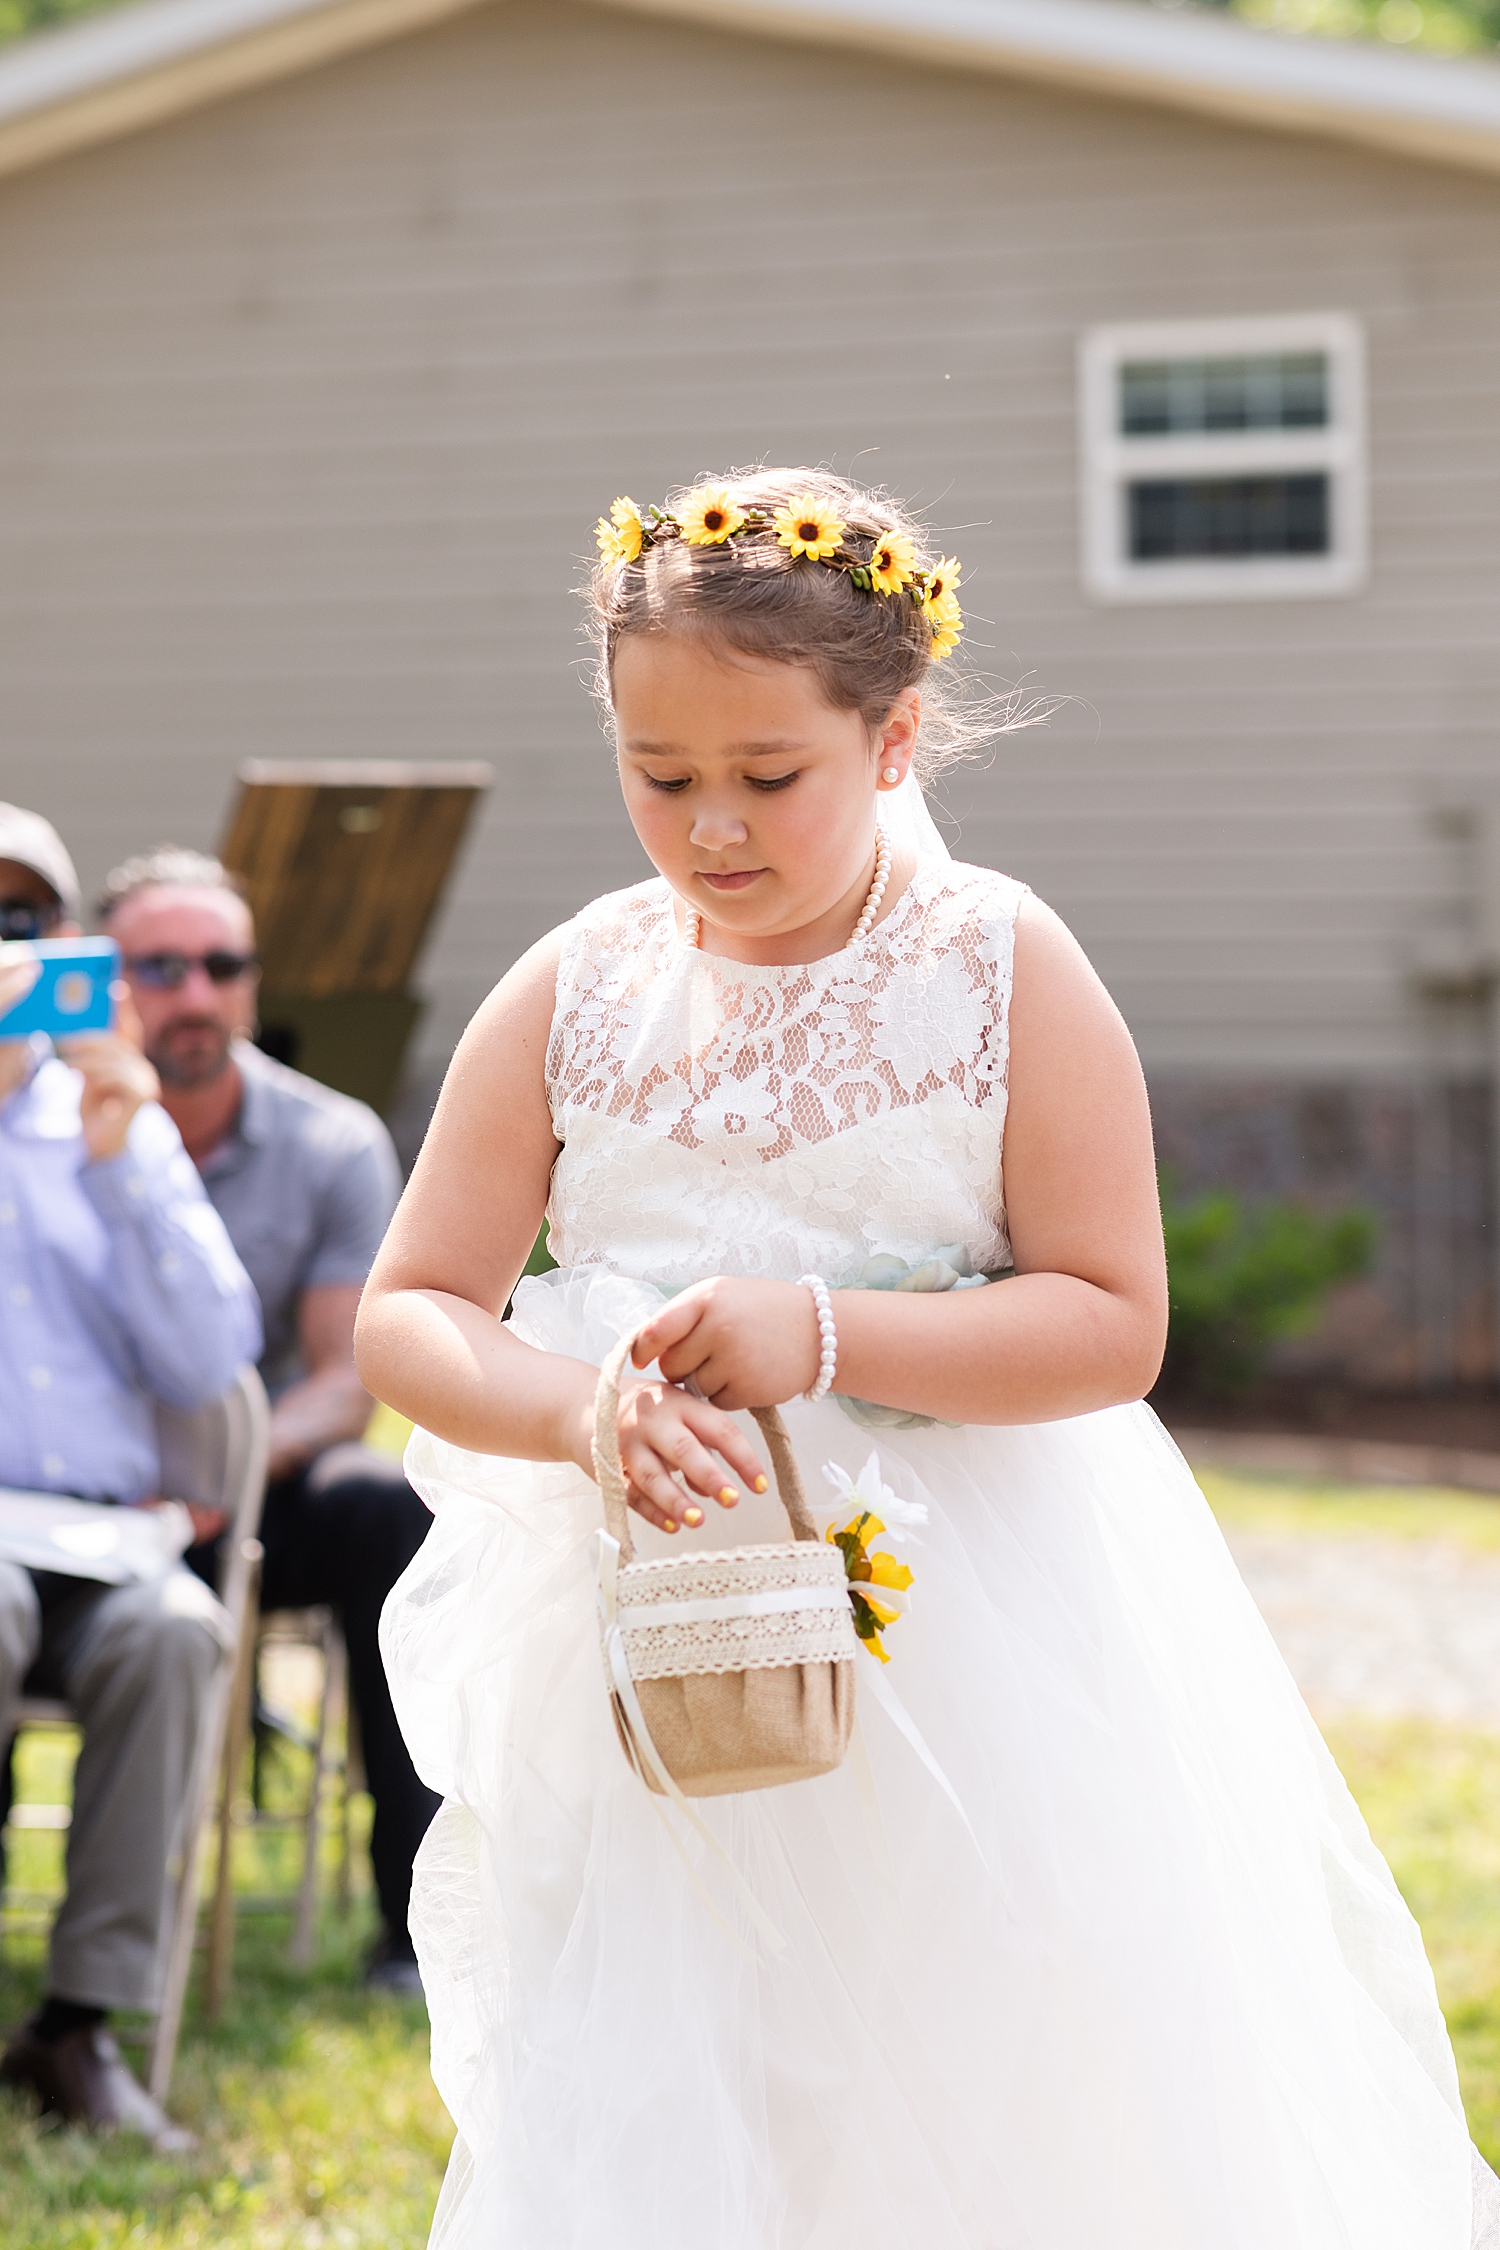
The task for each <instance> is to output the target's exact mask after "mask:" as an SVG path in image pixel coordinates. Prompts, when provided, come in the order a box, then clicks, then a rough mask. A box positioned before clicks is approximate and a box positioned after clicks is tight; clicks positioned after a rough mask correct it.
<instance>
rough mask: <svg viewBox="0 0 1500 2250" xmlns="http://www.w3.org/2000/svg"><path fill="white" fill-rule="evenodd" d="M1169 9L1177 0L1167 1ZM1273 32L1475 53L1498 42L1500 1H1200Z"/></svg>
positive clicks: (1439, 51) (1436, 51) (1448, 52)
mask: <svg viewBox="0 0 1500 2250" xmlns="http://www.w3.org/2000/svg"><path fill="white" fill-rule="evenodd" d="M1166 4H1167V5H1172V4H1174V0H1166ZM1197 5H1199V6H1200V7H1207V8H1219V9H1221V10H1223V12H1224V13H1225V14H1227V15H1235V16H1240V17H1242V18H1243V19H1244V21H1245V22H1247V23H1256V24H1263V25H1264V26H1265V27H1266V29H1267V30H1270V31H1304V32H1311V33H1312V34H1313V35H1314V36H1315V37H1321V38H1324V39H1378V40H1379V41H1380V42H1381V44H1382V45H1383V46H1388V47H1426V48H1429V49H1430V50H1432V51H1433V52H1434V53H1437V54H1441V55H1463V54H1471V53H1473V52H1474V51H1475V50H1476V49H1479V48H1485V47H1493V46H1494V45H1495V44H1496V43H1497V41H1500V0H1197Z"/></svg>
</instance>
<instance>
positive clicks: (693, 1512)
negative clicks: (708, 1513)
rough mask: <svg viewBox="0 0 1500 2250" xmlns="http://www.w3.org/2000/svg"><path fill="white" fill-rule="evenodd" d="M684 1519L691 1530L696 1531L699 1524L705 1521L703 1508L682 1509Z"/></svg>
mask: <svg viewBox="0 0 1500 2250" xmlns="http://www.w3.org/2000/svg"><path fill="white" fill-rule="evenodd" d="M682 1520H683V1522H684V1523H685V1524H686V1525H687V1527H688V1529H689V1531H696V1530H697V1528H698V1526H699V1524H700V1523H702V1521H703V1510H702V1509H701V1508H684V1509H683V1511H682Z"/></svg>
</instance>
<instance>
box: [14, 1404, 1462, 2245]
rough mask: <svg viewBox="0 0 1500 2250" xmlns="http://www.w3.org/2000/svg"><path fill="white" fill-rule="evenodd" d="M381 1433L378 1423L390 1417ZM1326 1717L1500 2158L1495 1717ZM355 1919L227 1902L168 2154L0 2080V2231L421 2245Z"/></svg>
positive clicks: (1303, 1522) (1425, 1506) (407, 2060)
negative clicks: (62, 2126)
mask: <svg viewBox="0 0 1500 2250" xmlns="http://www.w3.org/2000/svg"><path fill="white" fill-rule="evenodd" d="M382 1434H383V1435H385V1436H386V1438H387V1441H388V1442H391V1443H393V1444H395V1443H397V1442H399V1438H400V1435H401V1433H400V1431H399V1429H397V1428H394V1427H393V1428H391V1429H390V1430H389V1431H388V1432H384V1433H382ZM1203 1483H1204V1486H1205V1489H1207V1490H1208V1492H1209V1496H1210V1498H1211V1499H1212V1501H1213V1503H1214V1505H1215V1507H1216V1509H1217V1510H1218V1511H1219V1513H1220V1515H1221V1517H1223V1518H1224V1519H1225V1520H1226V1521H1227V1520H1230V1519H1233V1520H1235V1521H1238V1522H1241V1523H1251V1524H1257V1525H1260V1526H1263V1527H1264V1528H1267V1529H1277V1530H1302V1531H1305V1532H1310V1533H1317V1534H1321V1535H1323V1536H1341V1535H1344V1534H1350V1535H1353V1534H1359V1533H1363V1534H1369V1533H1370V1532H1378V1533H1381V1534H1383V1535H1384V1536H1386V1537H1388V1538H1396V1539H1410V1538H1419V1537H1433V1536H1437V1537H1441V1538H1443V1539H1445V1540H1449V1541H1452V1542H1456V1543H1458V1544H1460V1545H1464V1546H1468V1547H1471V1548H1478V1549H1482V1550H1484V1551H1493V1550H1494V1549H1495V1548H1496V1547H1497V1546H1500V1504H1497V1503H1496V1502H1494V1501H1484V1500H1473V1499H1470V1498H1468V1497H1467V1496H1465V1495H1463V1494H1459V1493H1430V1494H1429V1493H1417V1492H1390V1491H1385V1490H1380V1491H1376V1490H1371V1489H1354V1488H1349V1487H1337V1486H1312V1485H1306V1484H1298V1483H1296V1482H1294V1481H1292V1480H1289V1479H1284V1478H1269V1477H1254V1478H1251V1477H1232V1476H1226V1475H1223V1474H1213V1475H1208V1474H1205V1476H1204V1478H1203ZM1328 1735H1329V1740H1330V1742H1331V1744H1332V1746H1333V1749H1334V1753H1335V1755H1336V1756H1337V1758H1338V1760H1339V1763H1340V1765H1341V1766H1342V1767H1343V1770H1344V1772H1345V1774H1346V1775H1347V1777H1348V1779H1349V1782H1350V1785H1351V1787H1352V1788H1353V1790H1354V1793H1355V1795H1356V1797H1357V1798H1358V1799H1359V1802H1360V1804H1361V1805H1362V1806H1363V1808H1364V1811H1365V1815H1366V1817H1367V1819H1368V1820H1369V1822H1370V1826H1371V1828H1372V1830H1373V1831H1374V1834H1375V1837H1376V1840H1377V1842H1378V1843H1379V1844H1380V1845H1381V1846H1382V1848H1383V1849H1384V1851H1385V1852H1386V1854H1387V1856H1388V1857H1389V1859H1390V1862H1391V1866H1392V1868H1393V1870H1394V1872H1395V1875H1396V1879H1397V1881H1398V1882H1399V1883H1400V1885H1401V1888H1402V1890H1403V1891H1404V1892H1405V1894H1406V1897H1407V1898H1408V1900H1409V1901H1410V1902H1411V1905H1412V1907H1413V1909H1414V1911H1415V1912H1416V1914H1417V1916H1418V1918H1419V1920H1420V1921H1421V1923H1422V1927H1423V1930H1424V1932H1425V1934H1426V1938H1427V1946H1428V1951H1429V1954H1430V1955H1431V1958H1432V1962H1433V1967H1434V1969H1435V1971H1436V1975H1437V1980H1438V1989H1439V1992H1440V1993H1441V1995H1442V1999H1443V2005H1444V2007H1445V2009H1446V2011H1447V2015H1448V2021H1449V2024H1450V2026H1451V2028H1452V2031H1453V2037H1454V2044H1455V2047H1456V2049H1457V2052H1458V2061H1459V2070H1460V2074H1461V2077H1462V2080H1463V2086H1464V2096H1465V2100H1466V2101H1467V2103H1468V2106H1469V2117H1470V2122H1471V2125H1472V2127H1473V2130H1474V2135H1475V2138H1476V2139H1477V2141H1478V2142H1479V2145H1480V2147H1481V2148H1482V2149H1483V2150H1484V2152H1485V2154H1486V2155H1487V2156H1488V2157H1489V2158H1490V2159H1491V2161H1492V2162H1496V2163H1500V1913H1497V1911H1496V1906H1497V1900H1500V1737H1496V1736H1491V1735H1486V1734H1480V1733H1475V1732H1472V1731H1467V1730H1461V1729H1456V1728H1451V1727H1443V1726H1439V1725H1435V1724H1430V1723H1427V1722H1424V1721H1412V1720H1403V1721H1389V1720H1379V1721H1376V1720H1347V1719H1346V1720H1341V1721H1340V1722H1338V1723H1337V1724H1336V1725H1332V1726H1330V1727H1329V1729H1328ZM23 1752H24V1755H23V1759H22V1764H21V1772H20V1795H21V1798H22V1799H23V1800H25V1801H30V1802H33V1803H48V1802H53V1801H56V1800H57V1799H58V1798H59V1797H61V1796H64V1795H65V1794H66V1790H65V1782H66V1768H67V1763H68V1761H69V1759H70V1757H71V1745H70V1742H69V1739H68V1738H67V1737H64V1736H60V1735H53V1736H45V1735H37V1736H31V1737H28V1738H27V1740H26V1742H25V1743H24V1745H23ZM298 1759H299V1753H297V1752H296V1751H295V1750H292V1749H288V1748H285V1747H283V1748H281V1749H280V1750H279V1751H278V1752H277V1760H276V1763H275V1764H274V1766H273V1769H272V1775H271V1782H270V1785H269V1788H268V1792H267V1794H268V1798H269V1800H270V1801H271V1802H273V1803H275V1802H277V1801H283V1802H286V1803H291V1802H293V1801H294V1800H295V1798H296V1796H297V1794H298V1793H299V1791H300V1789H301V1787H302V1773H301V1771H300V1770H299V1765H298ZM361 1810H362V1811H363V1812H364V1814H365V1816H366V1817H368V1807H367V1806H362V1807H361ZM12 1846H13V1866H12V1881H13V1883H15V1884H16V1885H17V1886H18V1887H20V1888H21V1889H23V1890H25V1891H26V1892H28V1893H31V1894H34V1895H35V1896H36V1897H37V1898H38V1899H39V1900H40V1899H41V1898H42V1897H44V1896H45V1894H47V1893H49V1892H55V1889H56V1885H57V1880H58V1876H59V1874H60V1869H61V1837H60V1836H59V1835H57V1834H55V1833H48V1832H45V1831H34V1830H25V1831H22V1832H20V1833H19V1834H18V1835H15V1836H14V1837H13V1838H12ZM294 1849H295V1846H294V1844H293V1841H292V1839H291V1838H290V1837H289V1836H287V1835H285V1834H269V1835H265V1834H255V1835H248V1836H243V1837H242V1838H241V1840H240V1843H239V1847H238V1851H239V1857H238V1859H237V1867H236V1873H237V1880H238V1884H239V1887H240V1889H241V1890H242V1891H243V1892H244V1893H245V1894H246V1896H247V1898H250V1899H256V1900H259V1901H260V1902H261V1903H262V1905H263V1904H264V1901H265V1899H266V1897H267V1896H268V1895H270V1896H274V1895H275V1894H276V1893H277V1892H278V1891H280V1892H282V1893H283V1894H285V1893H289V1892H290V1889H291V1887H292V1882H293V1872H294V1870H293V1857H292V1855H293V1852H294ZM361 1865H362V1861H361ZM328 1888H329V1892H330V1896H331V1893H332V1884H331V1883H330V1884H329V1886H328ZM371 1927H372V1922H371V1911H370V1906H369V1900H368V1895H367V1892H366V1891H365V1890H363V1889H357V1890H356V1896H355V1900H354V1905H353V1909H352V1911H351V1913H350V1915H349V1918H348V1919H347V1921H343V1920H341V1919H340V1918H339V1916H338V1915H337V1913H336V1912H335V1911H334V1910H333V1908H332V1906H330V1909H329V1912H328V1914H327V1916H326V1918H325V1922H324V1927H323V1933H322V1945H321V1950H320V1954H319V1959H318V1962H317V1966H316V1968H315V1970H314V1971H313V1972H312V1973H310V1974H308V1975H299V1974H297V1973H296V1972H294V1971H292V1970H290V1969H288V1968H287V1966H286V1964H285V1953H286V1941H287V1933H288V1916H287V1914H286V1912H285V1911H281V1912H275V1911H255V1912H247V1913H245V1914H244V1915H243V1916H242V1919H241V1922H240V1935H239V1950H238V1953H237V1957H236V1976H235V1984H234V1991H233V1996H232V2000H231V2003H230V2006H229V2008H228V2010H227V2011H226V2013H225V2016H224V2018H223V2020H222V2022H220V2023H219V2024H218V2025H216V2026H215V2027H214V2028H213V2029H212V2030H209V2029H208V2028H207V2027H206V2026H205V2025H204V2024H203V2023H202V2021H201V2019H200V2017H199V2016H198V2015H197V2013H196V2012H195V2011H194V2010H193V2009H190V2012H189V2017H188V2024H187V2030H186V2035H185V2037H184V2040H183V2046H182V2051H181V2057H180V2060H179V2063H178V2071H177V2079H176V2084H175V2088H174V2095H173V2106H174V2108H175V2109H176V2111H177V2113H178V2114H179V2115H180V2116H181V2117H182V2118H183V2119H184V2121H185V2122H187V2123H188V2124H190V2125H192V2126H193V2128H194V2129H195V2130H196V2131H197V2132H198V2133H199V2134H200V2135H201V2147H200V2150H199V2153H198V2154H197V2155H196V2156H195V2157H193V2158H191V2159H189V2160H187V2161H185V2162H184V2161H180V2160H179V2161H170V2162H169V2161H166V2160H161V2159H155V2158H152V2157H149V2156H146V2155H143V2154H141V2153H139V2149H138V2147H137V2148H136V2149H134V2150H133V2149H132V2148H131V2146H130V2144H129V2143H126V2142H117V2143H114V2144H108V2143H106V2144H102V2145H101V2144H99V2143H96V2142H93V2141H91V2140H89V2139H88V2138H87V2137H86V2136H84V2135H82V2134H79V2133H75V2132H72V2131H67V2130H56V2129H51V2128H46V2127H43V2126H41V2125H39V2124H38V2123H36V2122H35V2121H34V2120H33V2119H32V2118H31V2117H30V2116H28V2115H27V2114H25V2113H24V2112H23V2110H22V2109H21V2108H20V2107H19V2106H17V2105H16V2104H14V2103H9V2102H7V2101H5V2100H4V2099H3V2098H0V2242H3V2244H4V2246H5V2250H366V2246H369V2250H377V2246H378V2250H421V2245H423V2244H424V2243H425V2241H426V2239H427V2227H428V2222H429V2220H430V2217H431V2212H432V2205H433V2201H434V2199H435V2197H436V2194H437V2188H438V2183H439V2181H440V2179H441V2177H442V2171H443V2165H444V2161H445V2159H446V2155H447V2149H448V2142H449V2139H450V2132H451V2129H450V2126H449V2123H448V2119H447V2116H446V2113H445V2112H444V2110H443V2107H442V2104H441V2103H440V2102H439V2100H438V2098H437V2096H436V2094H435V2092H434V2091H433V2088H432V2084H431V2081H430V2079H429V2077H428V2074H427V2038H426V2021H425V2018H424V2015H423V2012H422V2010H421V2008H420V2007H417V2006H414V2005H403V2004H401V2003H399V2002H395V2001H391V2000H385V1999H377V1998H374V1997H372V1996H371V1995H369V1994H367V1993H365V1992H364V1991H363V1990H362V1989H361V1987H360V1985H359V1981H358V1972H359V1963H360V1959H361V1955H362V1951H363V1948H364V1946H365V1945H366V1944H367V1943H368V1940H369V1936H370V1934H371ZM42 1946H43V1939H42V1935H41V1929H40V1923H39V1920H38V1918H37V1917H35V1916H33V1917H32V1918H31V1919H30V1920H29V1921H28V1920H26V1919H24V1918H23V1919H21V1920H20V1921H18V1920H17V1919H16V1917H14V1916H12V1917H11V1919H10V1926H9V1927H8V1929H7V1933H6V1939H5V1949H4V1960H3V1963H0V2019H3V2020H5V2021H7V2022H14V2021H15V2020H16V2019H17V2018H18V2017H19V2016H20V2015H21V2014H22V2013H23V2011H24V2010H25V2009H26V2008H27V2007H28V2006H29V2005H30V2004H31V2003H32V2000H33V1998H34V1996H35V1995H36V1994H37V1992H38V1991H39V1990H40V1981H41V1973H42Z"/></svg>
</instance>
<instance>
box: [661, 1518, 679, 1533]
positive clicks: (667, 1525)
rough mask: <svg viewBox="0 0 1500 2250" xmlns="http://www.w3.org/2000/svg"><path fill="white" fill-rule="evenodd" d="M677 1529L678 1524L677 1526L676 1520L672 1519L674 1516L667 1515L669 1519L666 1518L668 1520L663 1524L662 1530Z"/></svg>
mask: <svg viewBox="0 0 1500 2250" xmlns="http://www.w3.org/2000/svg"><path fill="white" fill-rule="evenodd" d="M676 1529H677V1526H676V1524H675V1523H674V1522H673V1521H672V1518H671V1517H670V1516H668V1517H667V1520H666V1522H665V1523H664V1524H663V1525H662V1530H663V1531H675V1530H676Z"/></svg>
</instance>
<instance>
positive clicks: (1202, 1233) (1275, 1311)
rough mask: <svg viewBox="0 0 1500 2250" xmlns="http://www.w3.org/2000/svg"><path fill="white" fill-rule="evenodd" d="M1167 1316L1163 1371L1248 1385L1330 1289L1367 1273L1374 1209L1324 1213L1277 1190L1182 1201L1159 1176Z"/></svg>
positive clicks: (1178, 1377)
mask: <svg viewBox="0 0 1500 2250" xmlns="http://www.w3.org/2000/svg"><path fill="white" fill-rule="evenodd" d="M1162 1225H1163V1228H1164V1230H1165V1233H1166V1240H1167V1277H1168V1291H1169V1300H1170V1308H1171V1309H1170V1316H1169V1322H1168V1330H1167V1358H1166V1366H1165V1368H1164V1370H1163V1379H1164V1380H1165V1381H1166V1382H1167V1383H1168V1384H1169V1385H1171V1386H1173V1387H1176V1388H1183V1389H1192V1390H1198V1391H1209V1392H1213V1391H1219V1392H1222V1391H1230V1390H1238V1389H1242V1388H1243V1387H1244V1386H1245V1385H1246V1384H1248V1383H1251V1382H1253V1381H1254V1380H1255V1378H1256V1376H1257V1375H1259V1374H1260V1373H1261V1372H1262V1371H1263V1369H1264V1367H1265V1363H1266V1358H1267V1355H1268V1354H1269V1352H1270V1349H1271V1347H1272V1345H1273V1344H1276V1343H1279V1342H1281V1340H1282V1339H1283V1338H1284V1337H1288V1336H1304V1335H1306V1334H1307V1333H1308V1331H1309V1330H1310V1329H1313V1328H1316V1326H1317V1325H1318V1321H1319V1318H1320V1317H1321V1315H1322V1311H1323V1306H1324V1302H1325V1300H1326V1298H1327V1296H1328V1292H1329V1291H1330V1290H1331V1289H1333V1288H1335V1287H1336V1286H1337V1284H1338V1283H1339V1282H1341V1281H1350V1280H1353V1278H1354V1277H1355V1276H1356V1275H1357V1274H1362V1273H1367V1272H1368V1271H1369V1268H1370V1264H1371V1261H1372V1259H1373V1257H1374V1254H1375V1242H1376V1234H1377V1226H1376V1221H1375V1218H1374V1216H1373V1215H1372V1214H1371V1213H1370V1212H1368V1211H1364V1210H1361V1209H1359V1208H1358V1207H1357V1206H1355V1205H1351V1206H1349V1207H1348V1208H1347V1209H1345V1210H1342V1211H1332V1212H1328V1213H1326V1214H1325V1213H1319V1212H1316V1211H1310V1210H1308V1209H1307V1207H1306V1206H1305V1205H1304V1204H1300V1203H1293V1202H1290V1201H1285V1200H1280V1201H1274V1202H1267V1203H1257V1204H1254V1205H1249V1206H1247V1205H1246V1204H1245V1203H1244V1202H1243V1201H1242V1200H1241V1198H1240V1197H1239V1196H1237V1195H1233V1194H1231V1193H1230V1192H1229V1190H1228V1189H1225V1188H1219V1189H1215V1190H1213V1191H1211V1192H1210V1193H1209V1194H1207V1195H1199V1196H1195V1197H1193V1198H1192V1199H1191V1200H1190V1201H1188V1202H1182V1203H1179V1202H1177V1201H1176V1200H1175V1198H1174V1197H1173V1195H1172V1192H1171V1183H1170V1181H1169V1180H1168V1179H1166V1178H1163V1181H1162Z"/></svg>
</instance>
